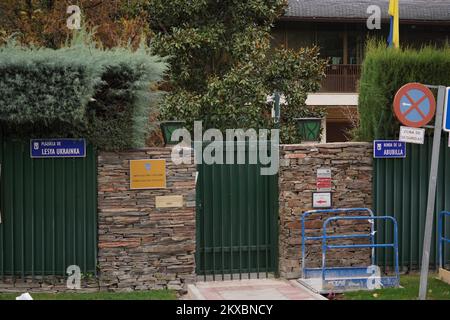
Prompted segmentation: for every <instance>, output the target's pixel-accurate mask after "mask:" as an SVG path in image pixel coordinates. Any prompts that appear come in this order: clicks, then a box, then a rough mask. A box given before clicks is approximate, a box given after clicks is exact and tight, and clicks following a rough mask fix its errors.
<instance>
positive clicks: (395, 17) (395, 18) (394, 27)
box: [388, 0, 400, 48]
mask: <svg viewBox="0 0 450 320" xmlns="http://www.w3.org/2000/svg"><path fill="white" fill-rule="evenodd" d="M399 1H400V0H390V2H389V16H390V18H391V31H390V33H389V39H388V43H389V47H394V48H399V47H400V9H399V4H398V2H399Z"/></svg>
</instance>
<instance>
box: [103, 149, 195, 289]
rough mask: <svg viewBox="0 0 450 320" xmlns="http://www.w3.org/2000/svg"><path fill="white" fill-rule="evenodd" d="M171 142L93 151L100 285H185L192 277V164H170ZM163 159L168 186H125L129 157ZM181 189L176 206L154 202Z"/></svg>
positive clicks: (193, 250) (180, 287) (125, 286)
mask: <svg viewBox="0 0 450 320" xmlns="http://www.w3.org/2000/svg"><path fill="white" fill-rule="evenodd" d="M170 155H171V149H170V148H151V149H147V150H137V151H127V152H122V153H106V152H102V153H100V154H99V157H98V248H99V251H98V267H99V280H100V289H102V290H120V291H131V290H148V289H161V288H169V289H175V290H184V289H185V288H186V284H187V283H190V282H192V281H194V278H195V276H194V275H195V258H194V255H195V172H196V167H195V165H175V164H173V163H172V161H171V159H170ZM140 159H166V161H167V163H166V165H167V189H156V190H130V188H129V183H130V181H129V163H130V160H140ZM169 195H170V196H172V195H181V196H183V198H184V204H183V207H181V208H161V209H158V208H156V206H155V197H156V196H169Z"/></svg>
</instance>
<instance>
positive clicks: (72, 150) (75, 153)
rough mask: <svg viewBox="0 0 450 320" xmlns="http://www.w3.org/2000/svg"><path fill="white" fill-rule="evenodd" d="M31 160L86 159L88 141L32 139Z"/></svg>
mask: <svg viewBox="0 0 450 320" xmlns="http://www.w3.org/2000/svg"><path fill="white" fill-rule="evenodd" d="M30 156H31V158H84V157H86V140H84V139H32V140H31V141H30Z"/></svg>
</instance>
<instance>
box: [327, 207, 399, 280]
mask: <svg viewBox="0 0 450 320" xmlns="http://www.w3.org/2000/svg"><path fill="white" fill-rule="evenodd" d="M338 220H347V221H348V220H385V221H388V220H390V221H392V223H393V224H394V242H393V243H382V244H375V243H374V242H371V243H370V244H347V245H327V239H330V236H328V235H327V226H328V224H329V223H330V222H332V221H338ZM374 222H375V221H374ZM374 224H375V223H371V226H372V232H371V235H372V236H375V232H374V230H373V226H374ZM350 248H371V249H372V265H375V260H374V258H375V257H374V254H373V252H374V249H375V248H393V249H394V255H395V275H396V277H397V278H398V277H399V276H400V272H399V260H398V226H397V220H395V218H393V217H390V216H379V217H374V216H366V217H331V218H328V219H327V220H325V222H324V224H323V236H322V280H323V281H325V274H326V271H327V267H326V254H327V250H328V249H350Z"/></svg>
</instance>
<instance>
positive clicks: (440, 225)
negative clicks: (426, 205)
mask: <svg viewBox="0 0 450 320" xmlns="http://www.w3.org/2000/svg"><path fill="white" fill-rule="evenodd" d="M448 216H450V212H448V211H442V212H441V213H440V214H439V220H438V237H439V238H438V239H439V252H438V255H439V267H440V268H442V269H444V248H445V244H446V243H450V239H449V238H446V237H445V234H443V231H444V227H443V224H444V222H445V218H446V217H448Z"/></svg>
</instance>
